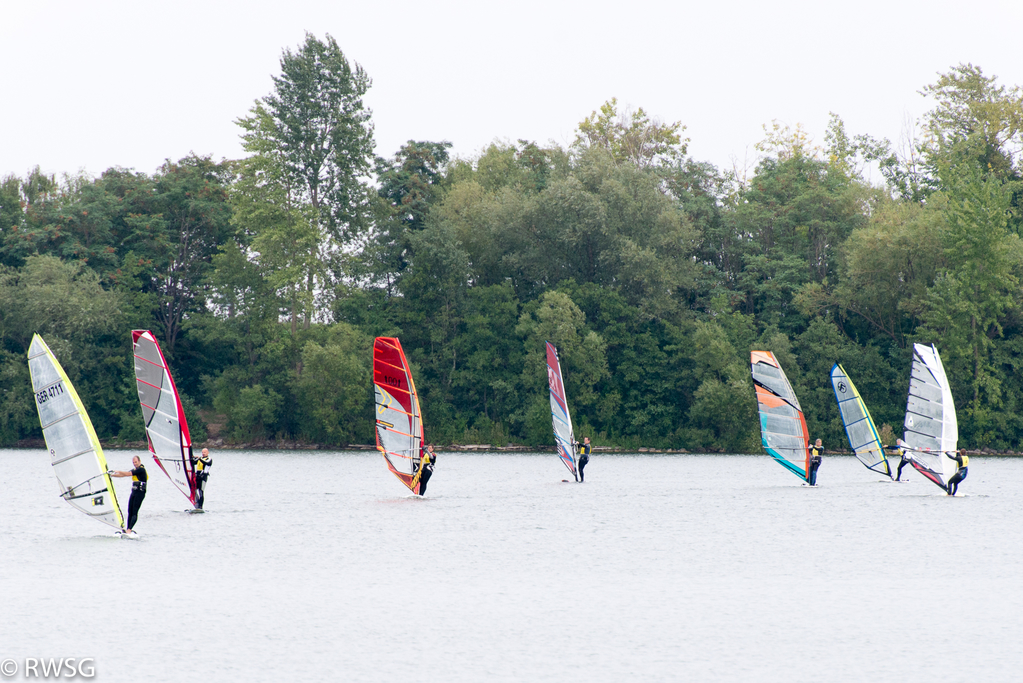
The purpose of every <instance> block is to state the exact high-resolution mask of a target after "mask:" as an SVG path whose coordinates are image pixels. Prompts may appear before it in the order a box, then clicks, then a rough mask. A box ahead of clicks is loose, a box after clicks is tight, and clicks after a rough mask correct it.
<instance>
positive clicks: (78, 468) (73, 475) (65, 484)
mask: <svg viewBox="0 0 1023 683" xmlns="http://www.w3.org/2000/svg"><path fill="white" fill-rule="evenodd" d="M53 473H54V475H56V477H57V482H58V485H59V486H60V492H61V494H66V493H67V490H68V488H73V489H74V493H73V494H72V495H75V496H79V495H86V494H89V493H92V492H94V491H98V490H100V489H104V488H106V485H107V482H106V477H103V476H97V474H98V473H99V466H98V464H97V461H96V452H95V451H93V450H88V451H85V452H84V453H81V454H79V455H76V456H75V457H73V458H69V459H68V460H65V461H64V462H61V463H59V464H57V465H55V466H54V467H53Z"/></svg>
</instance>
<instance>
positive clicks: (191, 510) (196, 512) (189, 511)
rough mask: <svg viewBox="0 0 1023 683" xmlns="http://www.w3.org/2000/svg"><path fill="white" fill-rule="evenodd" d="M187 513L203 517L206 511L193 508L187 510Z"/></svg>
mask: <svg viewBox="0 0 1023 683" xmlns="http://www.w3.org/2000/svg"><path fill="white" fill-rule="evenodd" d="M185 512H187V513H188V514H190V515H201V514H203V513H204V512H206V511H205V510H203V509H202V508H191V509H189V510H185Z"/></svg>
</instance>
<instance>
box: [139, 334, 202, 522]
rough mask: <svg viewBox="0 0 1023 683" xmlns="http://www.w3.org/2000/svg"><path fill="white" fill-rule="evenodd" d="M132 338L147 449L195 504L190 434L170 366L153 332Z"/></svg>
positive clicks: (175, 484)
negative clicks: (147, 443)
mask: <svg viewBox="0 0 1023 683" xmlns="http://www.w3.org/2000/svg"><path fill="white" fill-rule="evenodd" d="M131 341H132V345H133V346H134V353H135V381H136V383H137V386H138V392H139V402H140V403H141V404H142V418H143V420H144V421H145V425H146V439H147V440H148V442H149V452H150V453H152V454H153V460H154V461H156V464H157V466H158V467H159V468H160V469H161V470H163V472H164V474H166V475H167V477H168V478H169V479H170V480H171V482H172V483H173V484H174V486H175V487H177V489H178V490H179V491H181V493H183V494H184V495H185V497H186V498H188V500H189V502H191V503H192V505H193V506H195V504H196V497H195V465H194V463H193V462H192V437H191V435H190V434H189V433H188V422H187V421H186V420H185V409H184V408H183V407H182V406H181V397H180V396H179V395H178V390H177V387H175V386H174V379H173V378H172V377H171V373H170V368H168V367H167V361H166V360H165V359H164V357H163V352H162V351H161V350H160V344H159V343H157V341H156V337H155V336H153V333H152V332H150V331H149V330H132V332H131Z"/></svg>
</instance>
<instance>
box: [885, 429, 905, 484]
mask: <svg viewBox="0 0 1023 683" xmlns="http://www.w3.org/2000/svg"><path fill="white" fill-rule="evenodd" d="M895 444H896V445H894V446H885V450H889V451H895V452H896V453H897V454H898V455H899V457H900V458H901V459H900V460H899V469H898V471H897V472H896V473H895V481H901V480H902V468H903V467H905V466H906V465H908V464H909V456H907V455H906V442H905V441H903V440H902V439H897V440H896V441H895Z"/></svg>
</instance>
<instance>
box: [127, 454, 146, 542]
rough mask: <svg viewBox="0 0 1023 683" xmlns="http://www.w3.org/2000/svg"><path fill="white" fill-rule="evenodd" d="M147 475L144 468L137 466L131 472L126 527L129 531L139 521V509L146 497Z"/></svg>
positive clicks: (143, 466)
mask: <svg viewBox="0 0 1023 683" xmlns="http://www.w3.org/2000/svg"><path fill="white" fill-rule="evenodd" d="M148 481H149V475H148V474H146V466H145V465H139V466H138V467H136V468H135V469H133V470H132V471H131V496H130V497H129V498H128V526H127V528H128V529H129V530H130V529H131V528H132V527H133V526H135V522H137V521H138V519H139V508H140V507H142V501H143V500H145V497H146V482H148Z"/></svg>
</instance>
